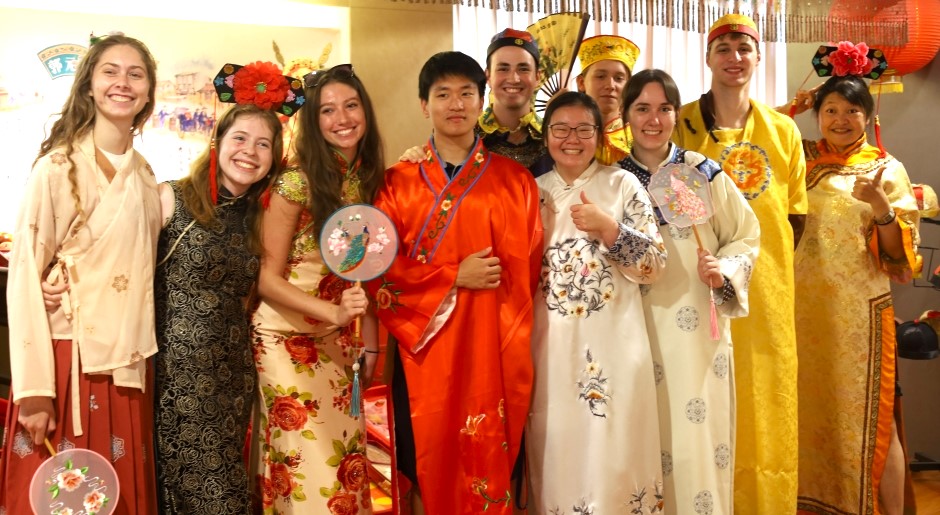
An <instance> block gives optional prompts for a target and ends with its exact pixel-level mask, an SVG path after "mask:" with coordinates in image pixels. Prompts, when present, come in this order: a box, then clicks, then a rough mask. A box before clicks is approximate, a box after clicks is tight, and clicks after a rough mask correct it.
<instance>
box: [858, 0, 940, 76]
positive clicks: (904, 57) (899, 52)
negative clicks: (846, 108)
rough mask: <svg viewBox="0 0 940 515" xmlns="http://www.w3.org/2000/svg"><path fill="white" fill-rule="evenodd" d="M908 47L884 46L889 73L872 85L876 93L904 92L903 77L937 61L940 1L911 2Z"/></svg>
mask: <svg viewBox="0 0 940 515" xmlns="http://www.w3.org/2000/svg"><path fill="white" fill-rule="evenodd" d="M906 3H907V4H908V18H907V19H908V22H907V23H908V25H907V27H908V28H907V44H906V45H903V46H884V47H882V50H883V51H884V53H885V57H886V58H887V59H888V70H887V71H886V72H885V74H884V75H882V77H881V79H879V80H878V81H875V82H873V83H872V85H871V87H872V91H873V92H878V91H880V92H881V93H901V92H903V91H904V85H903V84H902V83H901V76H902V75H907V74H908V73H912V72H915V71H917V70H919V69H921V68H923V67H924V66H926V65H927V64H929V63H930V61H932V60H933V58H934V56H936V55H937V50H940V0H908V1H907V2H906Z"/></svg>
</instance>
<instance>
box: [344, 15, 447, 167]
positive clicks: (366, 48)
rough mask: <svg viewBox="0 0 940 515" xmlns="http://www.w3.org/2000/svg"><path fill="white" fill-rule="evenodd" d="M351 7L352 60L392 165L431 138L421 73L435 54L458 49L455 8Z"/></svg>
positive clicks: (387, 157)
mask: <svg viewBox="0 0 940 515" xmlns="http://www.w3.org/2000/svg"><path fill="white" fill-rule="evenodd" d="M350 5H351V9H350V31H351V34H350V46H351V51H352V54H351V55H352V62H353V64H354V65H355V69H356V73H357V74H358V75H359V77H360V78H361V79H362V81H363V83H364V84H365V85H366V88H368V91H369V95H370V96H371V97H372V102H373V104H375V108H376V118H378V120H379V129H380V130H381V131H382V138H383V139H384V140H385V161H386V163H388V164H389V165H391V164H394V162H395V161H397V160H398V157H399V156H400V155H401V154H402V152H403V151H404V150H405V149H407V148H411V147H413V146H415V145H422V144H424V143H425V142H426V141H427V139H428V136H430V134H431V124H430V122H429V121H428V120H426V119H425V118H424V115H423V114H422V113H421V107H420V103H419V101H418V72H420V71H421V67H422V66H423V65H424V62H425V61H427V59H428V58H429V57H431V56H432V55H434V54H435V53H437V52H442V51H445V50H452V49H453V39H454V38H453V29H452V26H453V12H452V8H451V6H449V5H447V6H445V5H438V4H410V3H404V2H398V3H393V2H390V1H388V0H384V1H377V0H374V1H358V2H351V4H350Z"/></svg>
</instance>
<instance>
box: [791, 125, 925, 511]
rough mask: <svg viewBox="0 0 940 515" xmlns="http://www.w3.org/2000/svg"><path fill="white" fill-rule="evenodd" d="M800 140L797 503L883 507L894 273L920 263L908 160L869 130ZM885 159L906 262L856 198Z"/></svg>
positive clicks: (806, 507) (905, 274)
mask: <svg viewBox="0 0 940 515" xmlns="http://www.w3.org/2000/svg"><path fill="white" fill-rule="evenodd" d="M804 144H805V146H804V149H805V151H806V157H807V173H806V187H807V194H808V197H809V214H808V216H807V218H806V231H805V232H804V234H803V239H802V241H801V242H800V246H799V248H798V249H797V252H796V298H797V305H796V306H797V307H796V321H797V344H798V349H799V355H800V374H799V393H800V421H801V424H800V486H799V508H800V512H801V513H803V512H805V513H878V511H877V509H876V506H875V505H876V504H877V499H878V486H879V484H880V482H881V476H882V473H883V472H884V466H885V459H886V457H887V453H888V446H889V444H890V441H891V421H892V420H893V419H894V393H895V392H894V378H895V363H896V359H895V353H896V352H895V351H896V346H897V345H896V340H895V332H894V308H893V303H892V299H891V285H890V281H889V278H891V277H894V278H898V279H900V280H902V281H904V280H909V279H910V276H911V273H912V272H916V271H917V269H918V268H919V265H918V259H917V258H918V256H917V254H916V252H917V239H918V238H917V226H916V224H917V222H918V218H919V217H918V212H917V201H916V199H915V198H914V192H913V191H912V189H911V183H910V180H909V179H908V176H907V172H906V171H905V170H904V166H903V165H902V164H901V163H900V162H899V161H898V160H896V159H894V158H893V157H891V156H890V155H887V156H884V157H882V156H880V152H879V150H878V149H877V148H876V147H873V146H871V145H868V144H866V143H865V138H864V137H863V138H862V139H860V140H859V142H858V143H857V144H856V145H854V146H853V147H851V148H850V149H848V150H847V151H846V152H845V153H842V154H839V153H837V152H835V151H834V150H833V149H832V148H831V147H830V146H829V145H828V144H827V143H826V141H825V140H822V141H819V142H813V141H806V142H804ZM881 167H884V168H885V171H884V173H883V175H882V178H881V183H882V186H883V188H884V190H885V193H886V194H887V195H888V200H889V201H890V202H891V208H892V209H894V211H895V212H896V213H897V215H898V223H900V226H901V229H902V236H903V242H904V251H905V257H904V259H902V260H901V261H895V260H892V259H891V258H890V257H889V256H887V255H885V254H883V253H881V252H880V250H879V249H878V243H877V231H876V230H875V224H874V221H873V220H872V217H873V213H872V210H871V206H870V205H869V204H868V203H866V202H862V201H860V200H856V199H855V198H853V197H852V189H853V187H854V185H855V179H856V178H857V177H869V178H871V177H873V176H874V175H875V173H876V172H877V171H878V169H879V168H881ZM821 292H825V294H823V295H821V294H820V293H821Z"/></svg>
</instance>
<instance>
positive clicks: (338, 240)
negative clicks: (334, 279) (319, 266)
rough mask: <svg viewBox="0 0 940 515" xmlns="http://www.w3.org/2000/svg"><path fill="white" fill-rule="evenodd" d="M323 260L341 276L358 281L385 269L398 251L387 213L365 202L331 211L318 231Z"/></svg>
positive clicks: (393, 226)
mask: <svg viewBox="0 0 940 515" xmlns="http://www.w3.org/2000/svg"><path fill="white" fill-rule="evenodd" d="M320 242H321V245H320V252H321V254H322V255H323V262H324V263H326V266H327V267H328V268H329V269H330V271H331V272H333V273H334V274H336V275H337V276H339V277H340V278H342V279H345V280H347V281H350V282H360V281H368V280H371V279H375V278H376V277H378V276H380V275H382V274H383V273H385V271H386V270H388V267H390V266H391V265H392V261H394V260H395V256H396V255H398V233H397V232H396V231H395V225H394V224H393V223H392V221H391V220H390V219H389V218H388V215H386V214H385V213H383V212H382V211H381V210H380V209H378V208H375V207H372V206H370V205H367V204H352V205H349V206H345V207H342V208H340V209H337V210H336V211H334V212H333V214H332V215H330V217H329V218H328V219H327V220H326V223H324V224H323V232H322V233H321V234H320Z"/></svg>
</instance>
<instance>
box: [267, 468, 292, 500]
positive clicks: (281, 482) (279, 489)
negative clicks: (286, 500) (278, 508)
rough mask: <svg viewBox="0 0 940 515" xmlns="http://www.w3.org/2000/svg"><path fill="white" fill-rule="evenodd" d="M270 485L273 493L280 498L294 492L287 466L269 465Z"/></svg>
mask: <svg viewBox="0 0 940 515" xmlns="http://www.w3.org/2000/svg"><path fill="white" fill-rule="evenodd" d="M271 485H272V486H273V487H274V492H275V493H276V494H277V495H280V496H281V497H287V496H288V495H290V493H291V492H292V491H293V490H294V478H293V474H291V473H290V470H288V469H287V465H285V464H283V463H272V464H271Z"/></svg>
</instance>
